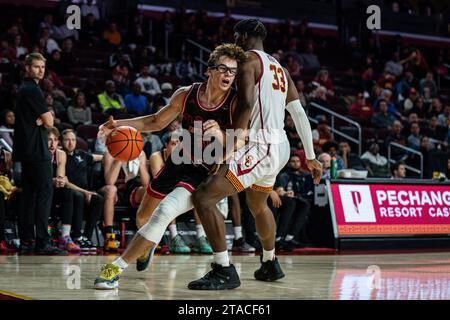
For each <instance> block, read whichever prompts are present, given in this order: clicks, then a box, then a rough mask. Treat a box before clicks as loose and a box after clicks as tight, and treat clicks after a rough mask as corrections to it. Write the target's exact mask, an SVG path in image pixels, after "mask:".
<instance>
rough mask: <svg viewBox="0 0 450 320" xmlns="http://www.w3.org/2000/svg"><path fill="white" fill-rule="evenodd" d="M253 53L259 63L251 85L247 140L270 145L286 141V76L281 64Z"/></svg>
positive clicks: (264, 54) (268, 57)
mask: <svg viewBox="0 0 450 320" xmlns="http://www.w3.org/2000/svg"><path fill="white" fill-rule="evenodd" d="M251 51H253V52H254V53H256V54H257V55H258V57H259V60H260V63H261V74H260V77H259V79H258V81H257V82H256V85H255V90H254V92H255V98H254V101H255V105H254V106H253V111H252V115H251V122H250V137H249V138H250V141H255V142H256V141H259V142H263V141H264V142H266V143H271V144H277V143H282V142H284V141H286V140H287V136H286V132H285V131H284V113H285V106H286V97H287V92H288V79H287V77H286V73H285V71H284V69H283V68H282V66H281V64H280V63H279V62H278V61H277V60H276V59H275V58H274V57H272V56H270V55H269V54H267V53H265V52H264V51H260V50H251Z"/></svg>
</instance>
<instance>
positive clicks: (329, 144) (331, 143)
mask: <svg viewBox="0 0 450 320" xmlns="http://www.w3.org/2000/svg"><path fill="white" fill-rule="evenodd" d="M331 148H335V149H336V151H337V150H339V145H338V144H337V142H336V141H332V140H329V141H327V142H325V143H324V144H323V146H322V151H323V152H326V153H329V152H328V151H330V149H331Z"/></svg>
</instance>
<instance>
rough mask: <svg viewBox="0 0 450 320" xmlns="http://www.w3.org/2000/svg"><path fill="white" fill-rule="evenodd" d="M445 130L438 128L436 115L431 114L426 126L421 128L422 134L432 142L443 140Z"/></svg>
mask: <svg viewBox="0 0 450 320" xmlns="http://www.w3.org/2000/svg"><path fill="white" fill-rule="evenodd" d="M446 133H447V130H445V132H444V130H440V127H439V124H438V119H437V117H436V116H433V117H431V118H430V120H429V121H428V125H427V127H425V128H424V129H423V134H424V135H426V136H427V137H428V138H430V140H431V141H432V142H434V143H437V142H441V141H443V140H445V135H446Z"/></svg>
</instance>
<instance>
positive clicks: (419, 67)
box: [405, 46, 429, 78]
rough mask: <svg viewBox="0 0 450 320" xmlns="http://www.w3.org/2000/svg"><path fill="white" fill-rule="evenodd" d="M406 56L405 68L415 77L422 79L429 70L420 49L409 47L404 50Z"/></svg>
mask: <svg viewBox="0 0 450 320" xmlns="http://www.w3.org/2000/svg"><path fill="white" fill-rule="evenodd" d="M405 52H406V54H407V58H406V68H408V69H410V70H411V71H412V73H413V74H414V76H415V77H419V78H420V77H423V76H425V74H426V72H427V71H428V70H429V67H428V63H427V61H426V59H425V57H424V55H423V53H422V51H420V49H418V48H416V47H413V46H411V47H409V48H407V49H406V50H405Z"/></svg>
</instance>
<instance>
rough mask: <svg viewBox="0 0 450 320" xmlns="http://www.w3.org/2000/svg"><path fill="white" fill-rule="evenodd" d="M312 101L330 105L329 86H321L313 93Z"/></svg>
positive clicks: (324, 105)
mask: <svg viewBox="0 0 450 320" xmlns="http://www.w3.org/2000/svg"><path fill="white" fill-rule="evenodd" d="M311 98H312V100H311V101H312V102H315V103H317V104H319V105H321V106H323V107H330V106H329V103H328V97H327V88H325V87H323V86H319V87H317V88H316V89H314V91H313V92H312V93H311Z"/></svg>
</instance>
